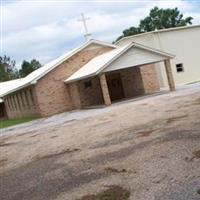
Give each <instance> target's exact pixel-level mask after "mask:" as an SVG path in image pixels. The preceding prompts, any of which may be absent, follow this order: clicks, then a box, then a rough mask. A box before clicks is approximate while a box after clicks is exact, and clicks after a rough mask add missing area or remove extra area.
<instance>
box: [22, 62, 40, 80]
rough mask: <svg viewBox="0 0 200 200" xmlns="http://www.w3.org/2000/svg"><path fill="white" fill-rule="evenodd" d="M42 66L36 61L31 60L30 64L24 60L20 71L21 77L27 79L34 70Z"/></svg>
mask: <svg viewBox="0 0 200 200" xmlns="http://www.w3.org/2000/svg"><path fill="white" fill-rule="evenodd" d="M41 66H42V65H41V64H40V62H39V61H37V60H36V59H33V60H31V61H30V62H28V61H26V60H24V61H23V62H22V66H21V69H20V70H19V74H20V77H25V76H27V75H28V74H30V73H31V72H33V71H34V70H36V69H38V68H40V67H41Z"/></svg>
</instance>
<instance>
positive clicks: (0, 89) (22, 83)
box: [0, 39, 116, 97]
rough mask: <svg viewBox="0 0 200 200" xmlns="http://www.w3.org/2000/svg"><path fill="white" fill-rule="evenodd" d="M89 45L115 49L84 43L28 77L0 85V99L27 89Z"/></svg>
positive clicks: (103, 43)
mask: <svg viewBox="0 0 200 200" xmlns="http://www.w3.org/2000/svg"><path fill="white" fill-rule="evenodd" d="M91 44H99V45H102V46H109V47H113V48H116V46H115V45H113V44H110V43H107V42H102V41H99V40H94V39H91V40H89V41H88V42H86V43H84V44H83V45H81V46H79V47H77V48H75V49H73V50H71V51H69V52H67V53H66V54H64V55H62V56H60V57H58V58H56V59H55V60H53V61H51V62H49V63H47V64H45V65H44V66H42V67H40V68H39V69H37V70H35V71H33V72H32V73H30V74H29V75H28V76H26V77H24V78H22V79H17V80H13V81H11V82H10V81H8V82H9V83H5V84H3V83H0V97H3V96H6V95H8V94H10V93H12V92H15V91H17V90H20V89H22V88H24V87H27V86H28V85H32V84H35V83H36V82H37V80H39V79H40V78H42V77H43V76H45V75H46V74H47V73H48V72H50V71H51V70H53V69H54V68H56V67H57V66H58V65H60V64H61V63H63V62H64V61H66V60H67V59H69V58H70V57H72V56H73V55H75V54H76V53H78V52H80V51H81V50H83V49H84V48H86V47H88V46H89V45H91ZM7 84H8V85H9V87H6V85H7Z"/></svg>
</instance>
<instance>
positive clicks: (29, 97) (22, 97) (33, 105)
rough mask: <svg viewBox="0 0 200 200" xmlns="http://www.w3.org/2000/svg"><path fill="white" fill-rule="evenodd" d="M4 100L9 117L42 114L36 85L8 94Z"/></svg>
mask: <svg viewBox="0 0 200 200" xmlns="http://www.w3.org/2000/svg"><path fill="white" fill-rule="evenodd" d="M4 102H5V107H6V112H7V116H8V118H19V117H25V116H40V113H39V108H38V103H37V99H36V95H35V88H34V86H31V87H27V88H25V89H22V90H19V91H17V92H15V93H12V94H11V95H8V96H6V97H5V98H4Z"/></svg>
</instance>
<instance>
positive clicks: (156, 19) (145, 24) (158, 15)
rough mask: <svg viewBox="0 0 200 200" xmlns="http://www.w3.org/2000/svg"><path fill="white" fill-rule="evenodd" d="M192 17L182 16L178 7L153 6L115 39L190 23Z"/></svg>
mask: <svg viewBox="0 0 200 200" xmlns="http://www.w3.org/2000/svg"><path fill="white" fill-rule="evenodd" d="M192 19H193V18H192V17H186V18H183V14H182V13H180V11H179V10H178V8H174V9H170V8H168V9H162V8H161V9H160V8H158V7H154V8H153V9H151V10H150V13H149V15H148V16H147V17H145V18H144V19H142V20H141V21H140V24H139V26H138V27H130V28H129V29H126V30H124V31H123V35H121V36H119V37H118V38H117V39H116V41H118V40H120V39H121V38H123V37H126V36H130V35H136V34H139V33H144V32H149V31H154V30H157V29H158V30H159V29H165V28H172V27H179V26H187V25H188V24H192Z"/></svg>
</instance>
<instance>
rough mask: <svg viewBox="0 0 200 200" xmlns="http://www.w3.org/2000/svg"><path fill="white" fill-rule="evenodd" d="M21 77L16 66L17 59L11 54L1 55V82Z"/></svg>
mask: <svg viewBox="0 0 200 200" xmlns="http://www.w3.org/2000/svg"><path fill="white" fill-rule="evenodd" d="M18 77H19V74H18V70H17V69H16V68H15V61H14V60H11V59H10V57H9V56H6V55H4V56H3V57H1V56H0V82H1V81H9V80H12V79H16V78H18Z"/></svg>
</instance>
